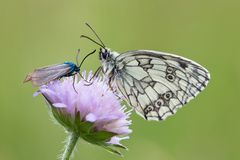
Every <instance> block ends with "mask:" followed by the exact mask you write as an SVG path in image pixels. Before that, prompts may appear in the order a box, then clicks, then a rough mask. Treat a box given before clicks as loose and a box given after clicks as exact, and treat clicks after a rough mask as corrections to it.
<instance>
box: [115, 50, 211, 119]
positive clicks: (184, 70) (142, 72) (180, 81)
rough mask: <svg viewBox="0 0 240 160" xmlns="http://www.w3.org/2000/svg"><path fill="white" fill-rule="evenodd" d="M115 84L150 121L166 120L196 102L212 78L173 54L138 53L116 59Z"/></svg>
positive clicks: (205, 71) (142, 51)
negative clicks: (192, 100)
mask: <svg viewBox="0 0 240 160" xmlns="http://www.w3.org/2000/svg"><path fill="white" fill-rule="evenodd" d="M115 63H116V70H117V74H116V75H114V80H113V83H114V84H115V86H116V87H117V90H118V92H120V93H121V94H122V95H123V96H124V98H125V99H126V101H127V102H128V103H129V104H130V105H131V106H132V107H133V108H134V109H135V110H136V111H137V113H138V114H139V115H141V116H142V117H144V118H145V119H147V120H163V119H165V118H167V117H168V116H170V115H173V114H174V113H176V111H177V109H178V108H181V107H182V106H183V105H184V104H186V103H187V102H189V101H190V100H191V99H193V98H194V97H195V96H196V95H197V94H198V93H199V92H201V91H202V90H203V89H204V88H205V87H206V85H207V83H208V81H209V79H210V74H209V72H208V71H207V70H206V69H205V68H203V67H202V66H201V65H199V64H197V63H195V62H193V61H191V60H188V59H186V58H183V57H179V56H176V55H172V54H167V53H162V52H156V51H147V50H137V51H129V52H126V53H123V54H121V55H119V56H118V57H117V58H116V61H115Z"/></svg>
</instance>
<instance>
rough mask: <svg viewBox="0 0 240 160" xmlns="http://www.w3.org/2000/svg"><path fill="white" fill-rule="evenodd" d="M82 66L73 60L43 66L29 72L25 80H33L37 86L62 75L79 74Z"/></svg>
mask: <svg viewBox="0 0 240 160" xmlns="http://www.w3.org/2000/svg"><path fill="white" fill-rule="evenodd" d="M79 71H80V68H79V67H78V66H77V65H76V64H74V63H72V62H64V63H62V64H54V65H50V66H46V67H42V68H38V69H35V70H34V71H33V72H32V73H30V74H28V75H27V77H26V78H25V80H24V82H28V81H31V82H32V84H33V85H35V86H41V85H44V84H46V83H49V82H51V81H54V80H57V79H61V78H62V77H70V76H73V75H75V74H77V73H78V72H79Z"/></svg>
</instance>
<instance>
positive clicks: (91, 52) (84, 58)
mask: <svg viewBox="0 0 240 160" xmlns="http://www.w3.org/2000/svg"><path fill="white" fill-rule="evenodd" d="M95 52H96V49H95V50H93V51H92V52H91V53H88V54H87V55H86V56H85V57H84V58H83V60H82V62H81V63H80V65H79V66H78V67H79V69H80V68H81V66H82V64H83V62H84V61H85V60H86V58H87V57H88V56H90V55H92V54H93V53H95Z"/></svg>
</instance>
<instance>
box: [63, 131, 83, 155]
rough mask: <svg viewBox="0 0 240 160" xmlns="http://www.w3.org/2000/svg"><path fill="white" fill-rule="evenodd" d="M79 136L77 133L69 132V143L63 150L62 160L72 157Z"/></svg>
mask: <svg viewBox="0 0 240 160" xmlns="http://www.w3.org/2000/svg"><path fill="white" fill-rule="evenodd" d="M78 138H79V136H78V135H77V134H75V133H73V132H72V133H69V137H68V140H67V143H66V145H65V149H64V152H63V156H62V160H69V159H70V157H71V154H72V152H73V150H74V148H75V146H76V144H77V141H78Z"/></svg>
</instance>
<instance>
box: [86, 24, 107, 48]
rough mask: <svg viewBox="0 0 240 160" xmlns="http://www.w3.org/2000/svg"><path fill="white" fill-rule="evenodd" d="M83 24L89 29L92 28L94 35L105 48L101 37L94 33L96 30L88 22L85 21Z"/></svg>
mask: <svg viewBox="0 0 240 160" xmlns="http://www.w3.org/2000/svg"><path fill="white" fill-rule="evenodd" d="M85 24H86V25H87V26H88V28H90V29H91V30H92V32H93V33H94V34H95V36H96V37H97V39H98V40H99V41H100V42H101V44H102V46H103V48H105V45H104V43H103V41H102V40H101V38H100V37H99V36H98V34H97V33H96V31H95V30H94V29H93V28H92V27H91V26H90V25H89V24H88V23H85Z"/></svg>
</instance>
